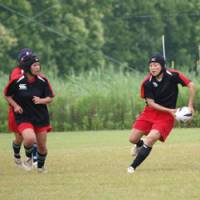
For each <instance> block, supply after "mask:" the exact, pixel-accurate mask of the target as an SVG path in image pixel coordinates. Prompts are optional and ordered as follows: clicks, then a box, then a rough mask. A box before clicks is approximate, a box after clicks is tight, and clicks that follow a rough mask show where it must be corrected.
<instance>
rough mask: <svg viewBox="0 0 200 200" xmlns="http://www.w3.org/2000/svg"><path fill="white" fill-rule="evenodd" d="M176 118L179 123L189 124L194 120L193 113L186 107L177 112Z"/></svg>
mask: <svg viewBox="0 0 200 200" xmlns="http://www.w3.org/2000/svg"><path fill="white" fill-rule="evenodd" d="M175 117H176V120H177V121H179V122H187V121H190V120H191V119H192V112H191V110H190V109H189V108H188V107H186V106H184V107H181V108H178V109H177V110H176V113H175Z"/></svg>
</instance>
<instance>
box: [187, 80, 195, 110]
mask: <svg viewBox="0 0 200 200" xmlns="http://www.w3.org/2000/svg"><path fill="white" fill-rule="evenodd" d="M187 87H188V89H189V99H188V107H189V108H190V109H191V111H192V112H193V113H194V97H195V85H194V83H193V82H190V83H189V84H188V85H187Z"/></svg>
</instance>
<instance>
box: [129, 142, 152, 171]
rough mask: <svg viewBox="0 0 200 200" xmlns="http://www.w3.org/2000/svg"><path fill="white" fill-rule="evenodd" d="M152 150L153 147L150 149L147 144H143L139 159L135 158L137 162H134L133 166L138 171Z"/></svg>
mask: <svg viewBox="0 0 200 200" xmlns="http://www.w3.org/2000/svg"><path fill="white" fill-rule="evenodd" d="M151 149H152V147H149V146H147V145H146V144H143V146H142V148H141V150H140V151H139V153H138V155H137V157H136V158H135V160H134V161H133V163H132V164H131V166H132V167H133V168H134V169H136V168H137V167H138V166H139V165H140V164H141V163H142V162H143V161H144V160H145V159H146V157H147V156H148V155H149V153H150V152H151Z"/></svg>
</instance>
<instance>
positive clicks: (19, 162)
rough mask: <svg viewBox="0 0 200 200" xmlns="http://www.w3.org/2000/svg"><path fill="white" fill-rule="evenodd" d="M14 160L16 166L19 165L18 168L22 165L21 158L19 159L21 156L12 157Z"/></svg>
mask: <svg viewBox="0 0 200 200" xmlns="http://www.w3.org/2000/svg"><path fill="white" fill-rule="evenodd" d="M14 162H15V164H16V166H17V167H19V168H22V167H23V166H22V160H21V158H15V157H14Z"/></svg>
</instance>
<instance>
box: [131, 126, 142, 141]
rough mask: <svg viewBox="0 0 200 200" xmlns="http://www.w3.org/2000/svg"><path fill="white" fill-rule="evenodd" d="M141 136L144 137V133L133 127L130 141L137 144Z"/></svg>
mask: <svg viewBox="0 0 200 200" xmlns="http://www.w3.org/2000/svg"><path fill="white" fill-rule="evenodd" d="M141 137H142V133H140V132H138V131H137V130H135V129H133V130H132V132H131V135H130V136H129V142H130V143H133V144H137V143H138V141H139V140H140V138H141Z"/></svg>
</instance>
